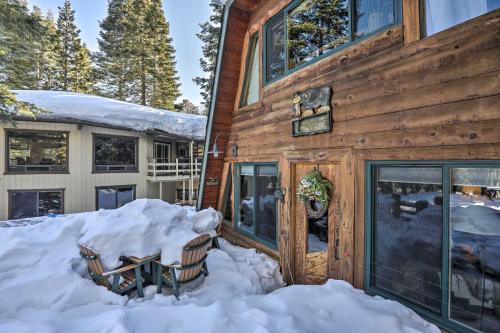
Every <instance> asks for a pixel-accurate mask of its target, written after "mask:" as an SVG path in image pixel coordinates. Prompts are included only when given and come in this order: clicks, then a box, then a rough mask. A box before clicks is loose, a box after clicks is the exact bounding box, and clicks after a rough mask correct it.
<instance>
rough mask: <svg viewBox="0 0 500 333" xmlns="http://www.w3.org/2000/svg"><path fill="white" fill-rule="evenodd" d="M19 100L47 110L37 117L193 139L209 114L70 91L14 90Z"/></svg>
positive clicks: (198, 136) (200, 136)
mask: <svg viewBox="0 0 500 333" xmlns="http://www.w3.org/2000/svg"><path fill="white" fill-rule="evenodd" d="M13 93H15V94H16V98H17V100H18V101H21V102H27V103H32V104H35V105H36V106H38V107H40V108H42V109H44V110H46V111H48V112H46V113H41V114H39V115H37V118H38V119H43V120H59V121H69V122H71V121H86V122H90V123H95V124H106V125H111V126H117V127H122V128H127V129H131V130H135V131H147V130H160V131H163V132H166V133H168V134H173V135H177V136H181V137H185V138H188V139H192V140H198V141H201V140H204V139H205V130H206V124H207V117H205V116H201V115H192V114H186V113H182V112H172V111H167V110H161V109H155V108H151V107H148V106H143V105H138V104H133V103H128V102H123V101H119V100H115V99H110V98H105V97H100V96H94V95H87V94H79V93H74V92H67V91H50V90H13Z"/></svg>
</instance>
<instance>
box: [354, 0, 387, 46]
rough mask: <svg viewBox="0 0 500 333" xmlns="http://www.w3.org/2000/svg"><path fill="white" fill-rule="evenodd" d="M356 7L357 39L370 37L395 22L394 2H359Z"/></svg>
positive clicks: (361, 0) (364, 0) (385, 0)
mask: <svg viewBox="0 0 500 333" xmlns="http://www.w3.org/2000/svg"><path fill="white" fill-rule="evenodd" d="M355 5H356V8H355V10H354V13H355V15H354V18H355V38H361V37H364V36H366V35H369V34H371V33H372V32H374V31H377V30H379V29H380V28H383V27H386V26H388V25H390V24H392V23H393V22H394V20H395V17H394V13H395V12H396V9H395V8H394V5H395V4H394V0H357V1H356V2H355Z"/></svg>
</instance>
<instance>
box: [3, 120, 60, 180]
mask: <svg viewBox="0 0 500 333" xmlns="http://www.w3.org/2000/svg"><path fill="white" fill-rule="evenodd" d="M7 136H8V145H7V148H8V152H7V156H8V159H7V160H8V166H7V169H8V171H9V172H65V171H67V170H68V155H67V153H68V152H67V149H68V134H67V133H63V132H36V131H16V130H9V131H8V132H7Z"/></svg>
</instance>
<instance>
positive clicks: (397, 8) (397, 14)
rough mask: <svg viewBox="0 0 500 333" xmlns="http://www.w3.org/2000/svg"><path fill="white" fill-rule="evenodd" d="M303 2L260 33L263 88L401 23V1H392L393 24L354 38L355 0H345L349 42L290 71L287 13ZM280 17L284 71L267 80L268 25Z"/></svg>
mask: <svg viewBox="0 0 500 333" xmlns="http://www.w3.org/2000/svg"><path fill="white" fill-rule="evenodd" d="M303 1H306V0H294V1H292V2H291V3H289V4H288V5H287V6H286V7H285V8H283V9H282V10H280V11H279V12H277V13H276V14H274V15H273V16H272V17H271V18H270V19H269V20H267V22H266V23H265V24H264V26H263V30H262V31H263V33H262V53H261V54H262V73H261V75H262V78H263V80H262V81H263V85H264V86H267V85H270V84H272V83H274V82H277V81H279V80H282V79H284V78H285V77H287V76H288V75H290V74H292V73H295V72H296V71H299V70H301V69H302V68H304V67H307V66H310V65H312V64H314V63H316V62H318V61H320V60H322V59H324V58H326V57H329V56H331V55H333V54H335V53H337V52H339V51H341V50H344V49H346V48H348V47H350V46H353V45H356V44H358V43H360V42H362V41H364V40H366V39H368V38H370V37H373V36H374V35H377V34H379V33H381V32H384V31H386V30H389V29H391V28H393V27H395V26H397V25H400V24H401V21H402V4H401V1H402V0H393V3H394V22H392V23H391V24H389V25H386V26H383V27H381V28H379V29H377V30H374V31H372V32H370V33H368V34H366V35H365V36H363V37H359V38H354V24H355V20H354V15H353V12H354V7H355V6H353V3H354V1H356V0H347V1H348V8H347V10H348V12H349V15H348V21H349V22H348V36H349V41H348V42H347V43H344V44H342V45H341V46H338V47H336V48H334V49H331V50H328V51H327V52H325V53H323V54H321V55H320V56H318V57H316V58H314V59H312V60H310V61H307V62H304V63H302V64H300V65H297V66H295V67H294V68H292V69H290V68H289V52H288V48H287V45H288V13H289V12H290V11H292V10H294V9H295V8H296V7H297V6H299V5H300V4H301V3H302V2H303ZM280 15H284V26H285V43H284V44H285V69H284V74H283V75H282V76H280V77H277V78H275V79H269V78H268V76H267V48H268V45H267V41H268V32H269V29H268V27H269V25H270V24H271V23H272V22H273V21H274V20H276V19H277V18H278V17H279V16H280Z"/></svg>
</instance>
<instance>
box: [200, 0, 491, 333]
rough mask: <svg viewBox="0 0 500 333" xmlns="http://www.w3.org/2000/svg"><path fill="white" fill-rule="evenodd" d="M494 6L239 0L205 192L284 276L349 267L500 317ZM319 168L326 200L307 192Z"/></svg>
mask: <svg viewBox="0 0 500 333" xmlns="http://www.w3.org/2000/svg"><path fill="white" fill-rule="evenodd" d="M499 8H500V1H498V0H459V1H455V0H453V1H452V0H422V1H420V0H331V1H323V0H233V1H231V0H230V1H228V2H227V3H226V4H225V8H224V18H223V22H222V29H221V39H220V42H219V43H220V44H219V52H218V59H217V68H216V75H215V82H214V89H213V93H212V101H211V107H210V114H209V120H208V127H207V134H206V140H205V146H206V147H207V149H206V150H205V154H204V159H203V166H202V175H201V180H200V191H199V198H198V206H199V208H205V207H208V206H212V207H217V208H218V209H219V210H221V211H222V213H223V215H224V223H223V226H222V233H223V236H224V238H226V239H227V240H229V241H230V242H233V243H235V244H238V245H242V246H246V247H253V248H256V249H257V250H259V251H262V252H264V253H267V254H268V255H271V256H273V257H274V258H276V259H277V260H279V262H280V265H281V270H282V273H283V275H284V276H285V279H286V281H287V282H288V283H290V284H299V283H306V284H319V283H323V282H324V281H326V280H327V279H341V280H345V281H347V282H349V283H351V284H353V285H354V286H355V287H357V288H361V289H363V290H365V291H366V292H367V293H369V294H372V295H379V296H382V297H385V298H388V299H393V300H396V301H399V302H401V303H403V304H405V305H407V306H409V307H410V308H412V309H414V310H415V311H416V312H417V313H418V314H420V315H421V316H423V317H424V318H426V319H427V320H429V321H431V322H433V323H435V324H437V325H438V326H439V327H441V328H442V329H443V330H446V331H449V332H477V331H484V332H499V331H500V214H499V210H500V9H499ZM209 147H213V148H211V149H209ZM318 175H319V177H320V178H319V179H320V180H319V181H316V182H312V183H313V184H312V185H314V186H316V185H317V184H319V183H322V181H326V182H327V183H328V184H329V186H327V187H329V188H328V189H327V190H326V191H325V190H323V191H320V192H319V193H318V194H322V193H326V194H327V197H328V200H326V201H325V200H315V199H313V198H312V199H306V200H304V199H303V195H302V194H303V193H302V192H303V190H304V187H307V186H309V185H311V181H309V180H311V179H318V177H316V178H314V177H312V176H318ZM311 177H312V178H311ZM325 203H326V204H325Z"/></svg>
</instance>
